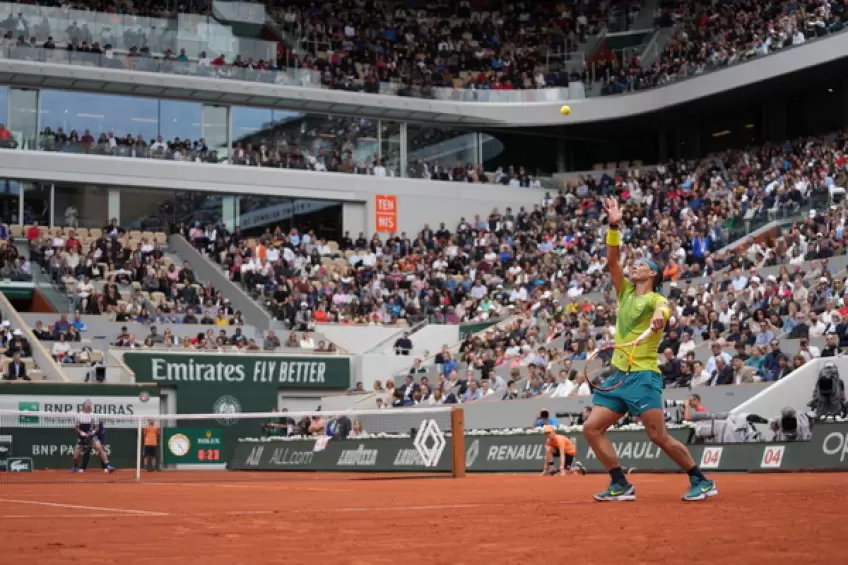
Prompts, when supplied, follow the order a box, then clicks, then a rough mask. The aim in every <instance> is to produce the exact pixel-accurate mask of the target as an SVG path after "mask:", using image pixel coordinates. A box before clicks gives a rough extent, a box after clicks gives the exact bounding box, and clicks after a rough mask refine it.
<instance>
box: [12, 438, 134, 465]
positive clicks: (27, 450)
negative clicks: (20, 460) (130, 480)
mask: <svg viewBox="0 0 848 565" xmlns="http://www.w3.org/2000/svg"><path fill="white" fill-rule="evenodd" d="M0 437H8V438H9V440H8V443H7V444H6V445H8V446H9V451H10V453H9V454H8V458H9V459H11V458H13V457H31V458H32V461H33V466H34V468H35V469H36V470H42V469H70V468H71V464H72V460H71V459H72V457H73V454H74V447H76V444H77V443H76V435H75V434H74V430H73V428H72V427H69V428H67V429H63V428H22V427H21V428H18V427H15V428H8V427H6V428H0ZM136 437H137V432H136V430H134V429H120V428H113V429H107V430H106V445H105V448H106V453H107V454H108V455H109V459H110V462H111V463H112V465H114V466H115V467H117V468H118V469H125V468H132V469H135V464H136V445H137V444H136ZM88 468H89V469H94V470H98V469H100V462H99V459H98V458H96V457H92V458H91V462H90V463H89V465H88Z"/></svg>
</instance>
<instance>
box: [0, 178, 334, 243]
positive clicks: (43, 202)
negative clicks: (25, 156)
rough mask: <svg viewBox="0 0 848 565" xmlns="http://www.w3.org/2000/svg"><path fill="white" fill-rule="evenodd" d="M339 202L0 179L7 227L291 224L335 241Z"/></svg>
mask: <svg viewBox="0 0 848 565" xmlns="http://www.w3.org/2000/svg"><path fill="white" fill-rule="evenodd" d="M342 206H343V205H342V203H341V202H331V201H326V200H307V199H301V198H298V199H294V198H284V197H275V196H265V195H253V196H245V195H235V194H218V193H211V192H188V191H177V190H153V189H140V188H130V187H117V186H98V185H81V184H73V183H49V182H29V181H17V180H14V179H7V178H0V219H1V220H2V222H3V223H5V224H6V225H19V224H20V225H31V224H33V223H34V222H38V223H39V225H43V226H49V227H54V226H61V227H79V228H103V227H105V226H106V225H107V224H109V223H110V222H111V220H112V219H113V218H114V219H116V220H118V222H119V224H120V225H121V227H123V228H124V229H126V230H140V231H164V232H170V231H173V230H175V229H178V228H179V227H180V225H186V226H191V225H192V224H193V223H194V222H200V224H201V225H202V226H204V227H205V226H206V225H208V224H213V225H220V224H223V225H226V226H227V227H228V228H229V229H233V228H234V227H235V226H240V227H241V229H242V230H243V231H244V232H245V233H247V234H249V235H260V234H262V233H264V232H265V231H266V230H272V231H273V230H275V229H277V228H279V229H280V230H282V231H284V232H287V231H289V230H291V229H293V228H297V229H298V230H301V231H303V230H306V231H314V232H315V235H316V237H319V238H324V239H328V240H339V239H340V238H341V236H342V233H341V228H342Z"/></svg>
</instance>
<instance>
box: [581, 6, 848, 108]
mask: <svg viewBox="0 0 848 565" xmlns="http://www.w3.org/2000/svg"><path fill="white" fill-rule="evenodd" d="M669 4H670V5H669V6H667V7H666V10H665V14H664V15H665V16H666V18H667V21H666V22H665V23H668V24H671V25H675V26H676V30H677V31H676V34H675V35H674V37H673V38H672V39H671V41H669V42H668V44H667V45H666V46H665V49H664V50H663V52H662V53H661V54H660V56H659V57H658V58H657V60H656V61H654V62H653V63H652V64H651V65H649V66H647V67H643V66H642V64H641V61H640V59H639V58H638V57H636V58H632V59H630V60H626V61H619V60H617V59H614V60H612V61H606V63H607V64H605V65H604V71H606V70H611V71H612V72H611V73H610V76H609V77H608V78H607V76H606V73H605V72H596V75H597V76H601V77H603V81H604V84H603V89H602V93H603V94H618V93H620V92H629V91H633V90H643V89H647V88H654V87H658V86H663V85H665V84H669V83H671V82H674V81H677V80H681V79H685V78H688V77H690V76H694V75H699V74H703V73H706V72H710V71H713V70H718V69H722V68H725V67H728V66H730V65H734V64H737V63H742V62H745V61H749V60H751V59H754V58H757V57H764V56H767V55H770V54H772V53H775V52H778V51H781V50H783V49H788V48H790V47H797V46H801V45H803V44H804V43H806V42H807V41H810V40H812V39H815V38H818V37H822V36H825V35H828V34H830V33H836V32H839V31H842V29H843V27H844V20H845V16H846V15H848V14H846V7H845V5H844V4H842V3H838V2H837V3H831V2H821V1H819V0H803V1H801V2H788V3H769V2H760V1H758V0H733V1H729V2H707V1H701V2H671V3H669Z"/></svg>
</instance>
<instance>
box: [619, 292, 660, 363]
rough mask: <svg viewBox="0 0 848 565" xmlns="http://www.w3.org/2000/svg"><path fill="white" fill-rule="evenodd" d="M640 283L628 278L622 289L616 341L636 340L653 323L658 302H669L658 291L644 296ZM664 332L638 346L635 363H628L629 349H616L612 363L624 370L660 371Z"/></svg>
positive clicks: (634, 358) (654, 334)
mask: <svg viewBox="0 0 848 565" xmlns="http://www.w3.org/2000/svg"><path fill="white" fill-rule="evenodd" d="M635 291H636V286H635V285H634V284H633V283H632V282H630V281H629V280H627V279H625V280H624V284H623V285H622V287H621V292H619V293H618V319H617V320H616V322H615V342H616V343H628V342H630V341H633V340H634V339H636V338H637V337H639V336H640V335H642V333H643V332H644V331H645V330H647V329H648V328H649V327H650V326H651V318H653V316H654V310H655V309H656V307H657V305H658V304H660V303H662V302H665V297H664V296H663V295H662V294H660V293H658V292H649V293H647V294H643V295H641V296H636V294H635ZM662 336H663V332H655V333H653V334H651V335H650V337H648V339H646V340H645V341H644V342H643V343H642V344H641V345H639V346H638V347H636V349H635V351H634V355H633V364H632V365H630V366H629V367H628V363H627V361H628V355H629V353H630V352H629V350H628V349H624V350H621V349H616V350H615V352H614V354H613V356H612V364H613V365H614V366H615V367H616V368H617V369H620V370H622V371H631V372H635V371H654V372H657V373H658V372H659V370H660V368H659V365H658V364H657V349H658V348H659V345H660V341H661V340H662Z"/></svg>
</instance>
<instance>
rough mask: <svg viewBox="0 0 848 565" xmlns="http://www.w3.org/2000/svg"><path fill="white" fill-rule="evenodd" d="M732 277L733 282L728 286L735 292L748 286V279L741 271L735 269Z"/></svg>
mask: <svg viewBox="0 0 848 565" xmlns="http://www.w3.org/2000/svg"><path fill="white" fill-rule="evenodd" d="M733 275H734V276H733V280H732V281H731V282H730V284H731V286H733V289H734V290H735V291H736V292H739V291H741V290H743V289H744V288H745V287H746V286H748V277H746V276H745V274H744V273H743V272H742V269H735V270H734V271H733Z"/></svg>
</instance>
